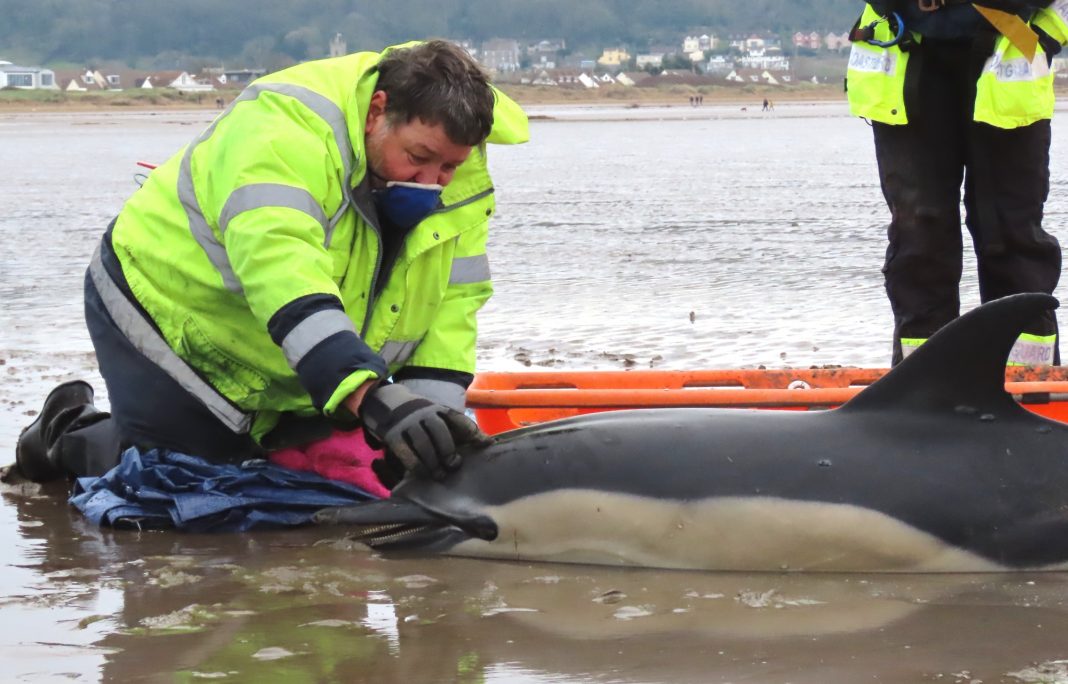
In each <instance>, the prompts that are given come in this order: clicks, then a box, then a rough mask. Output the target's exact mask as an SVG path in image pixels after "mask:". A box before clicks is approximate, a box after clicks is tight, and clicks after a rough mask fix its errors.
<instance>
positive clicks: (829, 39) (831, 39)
mask: <svg viewBox="0 0 1068 684" xmlns="http://www.w3.org/2000/svg"><path fill="white" fill-rule="evenodd" d="M823 46H824V47H826V48H827V49H828V50H834V51H838V52H841V51H842V50H846V49H848V48H849V34H848V33H835V32H834V31H831V32H830V33H828V34H827V35H825V36H824V37H823Z"/></svg>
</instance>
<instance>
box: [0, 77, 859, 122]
mask: <svg viewBox="0 0 1068 684" xmlns="http://www.w3.org/2000/svg"><path fill="white" fill-rule="evenodd" d="M498 87H499V88H500V89H501V90H502V91H504V92H505V93H506V94H507V95H508V96H509V97H511V98H513V99H514V100H515V101H516V102H518V103H519V104H520V105H522V106H530V105H539V106H540V105H568V104H575V105H589V106H599V105H605V106H612V107H628V106H629V107H655V106H677V105H678V106H688V105H690V104H691V101H690V98H691V97H700V98H702V104H705V105H711V104H723V105H726V104H737V105H743V106H752V105H753V104H756V105H757V106H760V105H761V104H762V103H763V100H764V98H767V99H769V100H771V101H772V102H796V101H819V102H837V101H842V102H844V101H845V93H844V92H843V90H842V86H841V84H820V85H815V84H810V83H801V84H796V85H789V86H770V85H758V84H753V85H742V86H698V87H694V86H681V85H671V86H666V87H659V88H641V87H637V86H632V87H623V86H609V87H602V88H597V89H590V90H587V89H585V88H581V89H579V88H560V87H553V86H529V85H514V84H509V83H504V84H499V85H498ZM239 92H240V91H236V90H232V91H215V92H210V93H204V94H200V95H181V94H179V93H178V92H176V91H119V92H107V93H67V92H61V91H21V90H3V91H0V116H2V115H4V114H23V113H33V112H107V111H154V110H166V111H174V110H194V111H196V110H217V109H219V103H218V102H217V100H218V99H221V100H222V104H223V106H225V105H227V104H229V103H230V102H231V101H232V100H233V99H234V98H235V97H237V94H238V93H239Z"/></svg>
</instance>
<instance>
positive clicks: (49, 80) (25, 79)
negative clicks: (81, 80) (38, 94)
mask: <svg viewBox="0 0 1068 684" xmlns="http://www.w3.org/2000/svg"><path fill="white" fill-rule="evenodd" d="M0 88H19V89H21V90H56V89H57V88H58V86H57V85H56V74H55V72H54V71H52V70H51V69H42V68H41V67H24V66H19V65H17V64H12V63H11V62H4V61H0Z"/></svg>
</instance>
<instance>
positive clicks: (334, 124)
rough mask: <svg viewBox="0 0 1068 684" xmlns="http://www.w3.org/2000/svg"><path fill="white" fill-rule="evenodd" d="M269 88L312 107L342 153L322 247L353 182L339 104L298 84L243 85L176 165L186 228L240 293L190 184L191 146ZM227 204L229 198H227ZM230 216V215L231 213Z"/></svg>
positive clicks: (349, 147)
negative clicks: (340, 177)
mask: <svg viewBox="0 0 1068 684" xmlns="http://www.w3.org/2000/svg"><path fill="white" fill-rule="evenodd" d="M264 92H271V93H278V94H280V95H286V96H289V97H292V98H294V99H295V100H297V101H298V102H300V103H301V104H303V105H304V106H305V107H307V108H308V109H310V110H311V111H313V112H315V113H316V114H318V115H319V116H320V117H321V118H322V119H323V120H324V121H325V122H326V123H327V124H328V125H329V126H330V128H331V129H332V130H333V131H334V141H335V142H336V143H337V147H338V151H339V152H340V154H341V160H342V163H343V164H344V171H345V179H344V185H343V186H342V188H343V190H344V192H343V195H342V201H341V206H339V207H338V209H337V211H336V212H335V213H334V215H333V216H332V217H331V218H330V222H329V225H328V226H327V227H326V239H325V240H324V242H323V246H324V247H329V246H330V238H331V237H333V233H334V227H335V226H336V225H337V222H338V221H340V220H341V216H342V215H343V214H344V213H345V209H347V208H348V202H349V199H348V188H349V186H350V185H351V184H352V170H353V165H354V163H355V159H354V157H353V150H352V141H350V140H349V131H348V124H347V123H346V122H345V115H344V114H343V113H342V111H341V108H340V107H338V106H337V105H336V104H334V103H333V102H331V101H330V100H329V99H328V98H326V97H324V96H323V95H320V94H319V93H316V92H314V91H312V90H309V89H308V88H305V87H303V86H298V85H291V84H288V83H257V84H255V85H251V86H249V87H248V88H245V90H243V91H242V92H241V95H239V96H238V97H237V98H236V99H235V100H234V101H233V102H231V103H230V106H229V107H227V108H226V111H225V112H223V113H222V114H221V115H220V116H219V117H218V118H217V119H215V121H213V122H212V124H211V125H210V126H208V128H207V129H206V130H205V131H204V132H203V133H201V134H200V136H199V137H197V139H196V140H194V141H193V142H192V143H190V145H189V147H187V148H186V149H185V153H184V154H183V155H182V162H181V165H180V167H179V169H178V199H179V201H181V203H182V206H183V207H184V208H185V213H186V217H187V218H188V219H189V229H190V230H191V231H192V233H193V237H194V238H195V239H196V241H197V243H198V244H199V245H200V247H201V248H202V249H203V250H204V252H205V253H206V254H207V255H208V259H209V260H211V263H212V265H213V266H215V269H216V270H217V271H218V272H219V275H221V276H222V279H223V283H224V284H225V285H226V288H227V289H228V290H230V291H231V292H237V293H240V292H241V291H242V290H241V283H240V282H239V281H238V279H237V276H236V275H235V274H234V269H233V268H232V267H231V266H230V259H229V258H228V257H227V256H226V249H225V248H224V247H223V246H222V244H221V243H220V242H219V241H218V239H216V237H215V234H214V233H213V232H212V230H211V226H210V225H208V222H207V219H205V218H204V213H203V212H202V211H201V209H200V202H199V201H198V200H197V196H196V190H195V188H194V186H193V169H192V158H193V150H194V149H195V148H196V146H197V145H199V144H200V143H202V142H204V141H205V140H207V139H208V138H210V137H211V135H212V134H213V133H214V132H215V128H216V126H218V125H219V122H220V121H222V120H223V119H224V118H225V117H226V116H227V115H228V114H229V113H230V112H231V111H233V109H234V107H236V106H237V105H238V104H239V103H241V102H246V101H248V100H255V99H256V98H257V97H259V96H260V93H264ZM227 203H228V204H229V201H227ZM230 218H233V216H232V215H231V216H230Z"/></svg>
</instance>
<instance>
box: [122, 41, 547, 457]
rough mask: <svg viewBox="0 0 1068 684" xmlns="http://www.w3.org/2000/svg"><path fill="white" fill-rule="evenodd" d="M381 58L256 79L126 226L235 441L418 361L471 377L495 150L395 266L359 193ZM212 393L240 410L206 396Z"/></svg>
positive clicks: (151, 186) (506, 115) (126, 266)
mask: <svg viewBox="0 0 1068 684" xmlns="http://www.w3.org/2000/svg"><path fill="white" fill-rule="evenodd" d="M380 59H381V55H380V54H378V53H369V52H364V53H357V54H352V55H348V56H344V57H339V58H334V59H326V60H321V61H316V62H308V63H305V64H300V65H297V66H294V67H292V68H289V69H286V70H284V71H281V72H278V73H275V74H270V75H268V76H266V77H264V78H261V79H259V80H257V81H255V82H253V83H252V84H251V85H250V86H249V87H248V88H246V89H245V90H244V91H243V92H242V93H241V95H240V96H239V97H238V98H237V99H236V100H235V101H234V103H233V104H232V105H231V106H230V107H229V109H227V110H226V111H225V112H224V113H223V114H221V115H220V116H219V117H218V118H217V119H216V120H215V121H214V122H213V123H212V124H211V126H210V127H209V128H208V129H207V130H205V131H204V132H203V133H202V134H201V135H200V136H199V137H198V138H197V139H196V140H194V141H193V143H191V144H190V145H189V146H188V147H187V148H185V149H184V150H182V151H180V152H179V153H178V154H177V155H175V156H174V157H172V158H171V159H170V160H168V161H167V162H166V163H164V164H163V165H161V166H160V167H159V168H157V169H155V170H154V171H153V172H152V173H151V174H150V176H149V178H148V180H147V181H146V182H145V184H144V186H143V187H142V188H141V189H140V190H138V191H137V192H136V193H134V195H133V196H132V197H131V198H130V199H129V200H128V201H127V203H126V205H125V206H124V208H123V210H122V212H121V213H120V214H119V216H118V218H117V220H116V223H115V227H114V231H113V234H112V244H113V247H114V250H115V253H116V255H117V257H118V259H119V262H120V263H121V265H122V271H123V275H124V276H125V277H126V280H127V282H128V283H129V286H130V289H131V291H132V292H133V294H134V296H135V297H136V299H137V301H138V302H139V303H140V305H141V306H142V307H143V308H144V309H145V311H147V312H148V314H149V315H150V316H151V318H152V320H153V321H154V322H155V324H156V326H157V327H158V328H159V330H160V332H161V333H162V336H163V338H164V340H165V341H166V345H167V346H168V347H169V348H170V349H169V350H165V351H166V352H167V353H168V354H169V353H170V352H171V351H173V352H174V354H176V355H177V357H179V358H180V359H181V360H182V361H183V362H184V363H185V364H187V365H188V366H190V367H191V368H192V369H193V370H194V371H195V374H196V375H197V376H199V378H200V385H203V382H202V381H203V380H206V381H207V382H208V383H210V386H211V387H208V388H206V389H205V388H204V387H200V389H199V390H198V389H197V387H198V385H197V378H188V380H189V382H183V384H184V386H186V387H189V388H191V391H193V392H194V393H195V394H198V396H200V397H201V398H202V400H204V401H205V403H206V404H207V405H208V406H209V408H211V409H212V410H213V412H214V413H215V414H216V415H217V416H219V417H220V418H222V419H223V420H224V422H226V423H227V424H229V425H230V427H231V428H232V429H234V430H235V431H239V432H240V431H248V432H251V434H252V435H253V436H254V437H257V438H259V437H262V435H263V434H264V433H265V432H266V431H267V430H269V429H270V428H271V427H272V426H273V425H274V423H275V421H276V420H277V416H278V414H279V413H280V412H284V411H292V412H296V413H302V414H310V413H314V412H316V411H322V412H324V413H326V414H331V413H333V412H334V411H335V410H336V409H337V407H338V405H339V404H340V403H341V401H342V400H343V399H344V398H345V397H347V396H348V395H349V394H350V393H351V392H352V391H353V390H355V389H356V388H357V387H358V386H360V385H361V384H362V383H363V382H365V381H366V380H368V379H375V378H381V377H385V376H386V375H388V374H390V373H393V372H396V371H397V369H399V368H401V367H402V366H406V365H407V366H421V367H427V368H434V369H443V370H446V371H458V372H461V373H473V372H474V369H475V335H476V323H475V313H476V312H477V311H478V309H479V308H480V307H481V306H482V304H483V303H485V301H486V300H487V299H488V298H489V297H490V295H491V294H492V291H493V289H492V285H491V283H490V272H489V262H488V260H487V257H486V238H487V234H488V224H489V221H490V217H491V215H492V214H493V211H494V207H495V204H494V197H493V184H492V181H491V179H490V176H489V172H488V169H487V166H486V150H485V147H484V146H483V147H481V148H475V149H474V150H473V151H472V152H471V155H470V157H469V158H468V159H467V161H466V162H464V163H463V164H462V165H461V166H460V167H459V168H458V169H457V170H456V173H455V175H454V177H453V180H452V182H451V183H449V185H448V186H446V187H445V190H444V192H443V194H442V205H441V206H440V207H439V209H437V210H436V211H435V212H434V213H433V214H431V215H430V216H429V217H427V218H426V219H424V220H423V221H422V222H421V223H420V224H419V225H417V226H416V227H415V228H413V229H412V231H411V232H410V233H409V234H408V236H407V238H406V239H405V242H404V245H403V247H402V248H401V251H400V253H399V255H398V256H397V258H396V261H395V264H394V267H393V269H392V271H391V272H389V273H388V274H386V273H384V272H383V271H384V270H385V269H383V267H382V242H381V239H380V235H379V228H378V226H377V225H376V222H375V220H374V219H373V216H374V213H373V209H370V207H372V206H373V204H372V202H371V200H370V197H369V193H368V192H367V191H366V187H367V184H366V183H362V184H361V181H363V180H364V177H365V175H366V174H367V158H366V153H365V150H364V148H363V131H364V123H365V119H366V113H367V112H366V110H367V104H368V103H369V101H370V99H371V95H372V94H373V91H374V86H375V82H376V79H377V73H376V71H375V70H374V67H375V65H376V64H377V63H378V61H379V60H380ZM496 97H497V103H496V107H495V110H494V123H493V130H492V133H491V134H490V138H489V142H493V143H506V144H512V143H520V142H524V141H525V140H526V139H527V137H528V131H527V119H526V116H525V115H524V114H523V113H522V111H521V110H520V109H519V107H518V106H517V105H516V104H515V103H514V102H512V101H511V100H510V99H508V98H507V97H506V96H505V95H503V94H502V93H499V92H497V93H496ZM387 277H388V280H386V282H385V283H384V286H383V285H380V286H379V287H377V288H376V286H375V283H376V281H377V279H379V278H387ZM377 290H380V292H379V293H378V294H375V292H376V291H377ZM127 336H128V337H129V336H130V335H129V333H127ZM134 342H135V344H137V340H134ZM171 365H175V364H171ZM167 370H168V372H171V374H172V375H174V374H175V373H178V374H182V373H185V374H186V375H188V370H189V369H188V368H187V369H184V370H183V369H181V368H178V369H176V370H174V369H170V368H168V369H167ZM180 381H182V379H181V378H180ZM212 388H214V390H216V391H217V392H218V393H219V394H221V395H222V396H223V397H224V398H225V402H220V400H219V397H218V396H216V397H210V396H205V395H210V394H212V392H211V389H212Z"/></svg>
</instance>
